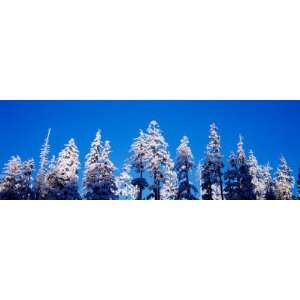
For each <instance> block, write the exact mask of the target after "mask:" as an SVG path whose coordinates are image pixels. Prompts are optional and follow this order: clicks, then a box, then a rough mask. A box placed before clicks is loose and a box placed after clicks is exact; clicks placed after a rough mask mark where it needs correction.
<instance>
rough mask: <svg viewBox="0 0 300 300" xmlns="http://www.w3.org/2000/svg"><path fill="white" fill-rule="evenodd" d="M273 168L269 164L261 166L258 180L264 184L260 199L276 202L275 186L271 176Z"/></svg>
mask: <svg viewBox="0 0 300 300" xmlns="http://www.w3.org/2000/svg"><path fill="white" fill-rule="evenodd" d="M271 170H272V168H271V167H270V165H269V164H267V165H265V166H260V167H259V170H258V179H259V181H260V182H262V185H261V186H262V187H263V188H262V190H261V191H260V195H259V199H264V200H276V195H275V184H274V180H273V178H272V175H271Z"/></svg>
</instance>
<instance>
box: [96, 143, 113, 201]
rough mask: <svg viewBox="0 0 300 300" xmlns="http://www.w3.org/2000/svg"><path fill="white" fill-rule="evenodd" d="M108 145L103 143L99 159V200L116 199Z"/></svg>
mask: <svg viewBox="0 0 300 300" xmlns="http://www.w3.org/2000/svg"><path fill="white" fill-rule="evenodd" d="M110 152H111V151H110V143H109V141H105V143H104V145H103V149H102V151H101V155H100V159H99V190H97V196H98V198H97V199H99V200H114V199H116V198H117V186H116V180H115V176H114V171H115V169H116V168H115V166H114V164H113V163H112V161H111V160H110V159H109V154H110ZM97 176H98V175H97Z"/></svg>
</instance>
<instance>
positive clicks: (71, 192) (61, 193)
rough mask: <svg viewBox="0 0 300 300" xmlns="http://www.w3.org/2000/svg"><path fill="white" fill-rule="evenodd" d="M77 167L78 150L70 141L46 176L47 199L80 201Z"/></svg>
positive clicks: (78, 163)
mask: <svg viewBox="0 0 300 300" xmlns="http://www.w3.org/2000/svg"><path fill="white" fill-rule="evenodd" d="M79 167H80V162H79V152H78V148H77V146H76V144H75V141H74V139H70V140H69V142H68V143H67V144H66V145H65V147H64V149H63V150H62V151H61V152H60V153H59V155H58V157H57V159H56V160H55V162H54V164H53V165H52V166H51V168H49V170H48V172H47V174H46V177H45V182H46V196H47V199H49V200H56V199H61V200H76V199H80V195H79V192H78V170H79Z"/></svg>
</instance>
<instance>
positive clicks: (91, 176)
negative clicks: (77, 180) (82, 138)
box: [83, 130, 103, 200]
mask: <svg viewBox="0 0 300 300" xmlns="http://www.w3.org/2000/svg"><path fill="white" fill-rule="evenodd" d="M102 151H103V144H102V142H101V132H100V130H98V131H97V133H96V137H95V139H94V141H93V142H92V144H91V148H90V152H89V153H88V154H87V155H86V161H85V169H84V177H83V198H84V199H87V200H93V199H95V200H96V199H101V196H102V195H101V193H102V192H101V184H100V175H101V164H100V160H101V155H102Z"/></svg>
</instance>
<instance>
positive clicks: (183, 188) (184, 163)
mask: <svg viewBox="0 0 300 300" xmlns="http://www.w3.org/2000/svg"><path fill="white" fill-rule="evenodd" d="M193 167H194V157H193V154H192V150H191V148H190V147H189V139H188V137H186V136H184V137H183V138H182V139H181V141H180V145H179V146H178V148H177V156H176V163H175V170H176V172H177V178H178V185H179V186H178V193H177V199H180V200H184V199H187V200H195V199H196V196H195V195H194V193H197V189H196V187H195V186H194V185H193V184H192V182H191V181H190V178H189V176H190V174H189V173H190V172H191V170H192V168H193Z"/></svg>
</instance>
